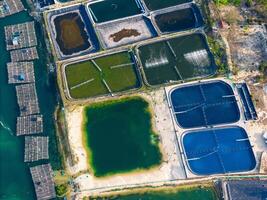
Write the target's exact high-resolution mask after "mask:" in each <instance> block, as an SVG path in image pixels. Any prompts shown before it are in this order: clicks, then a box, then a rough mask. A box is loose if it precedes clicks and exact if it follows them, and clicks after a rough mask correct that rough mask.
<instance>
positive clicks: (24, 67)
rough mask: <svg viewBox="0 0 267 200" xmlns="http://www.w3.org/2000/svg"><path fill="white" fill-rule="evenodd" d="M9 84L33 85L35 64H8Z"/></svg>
mask: <svg viewBox="0 0 267 200" xmlns="http://www.w3.org/2000/svg"><path fill="white" fill-rule="evenodd" d="M7 73H8V83H9V84H18V83H33V82H35V75H34V67H33V62H11V63H7Z"/></svg>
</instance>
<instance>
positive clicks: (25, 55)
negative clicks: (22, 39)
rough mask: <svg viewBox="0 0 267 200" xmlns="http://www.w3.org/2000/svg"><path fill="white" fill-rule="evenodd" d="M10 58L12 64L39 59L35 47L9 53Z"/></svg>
mask: <svg viewBox="0 0 267 200" xmlns="http://www.w3.org/2000/svg"><path fill="white" fill-rule="evenodd" d="M10 56H11V61H12V62H19V61H24V60H35V59H38V58H39V56H38V52H37V49H36V47H30V48H25V49H18V50H13V51H10Z"/></svg>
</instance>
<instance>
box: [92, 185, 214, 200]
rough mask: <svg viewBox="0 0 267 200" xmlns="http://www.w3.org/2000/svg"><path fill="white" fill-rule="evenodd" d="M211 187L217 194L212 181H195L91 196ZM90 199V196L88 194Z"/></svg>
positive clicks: (143, 193)
mask: <svg viewBox="0 0 267 200" xmlns="http://www.w3.org/2000/svg"><path fill="white" fill-rule="evenodd" d="M196 188H201V189H211V190H212V191H213V192H214V194H215V195H216V196H217V193H216V190H215V186H214V184H213V182H212V181H205V182H204V183H203V182H200V181H199V182H196V183H182V184H179V185H177V184H172V185H171V184H170V185H161V186H144V187H139V188H129V189H124V190H123V191H122V190H118V191H115V190H114V191H108V192H104V193H103V194H101V193H100V194H99V195H93V196H92V198H116V197H125V196H128V195H137V194H139V195H145V194H146V193H164V194H171V193H175V192H179V191H182V190H191V189H196ZM89 199H90V196H89Z"/></svg>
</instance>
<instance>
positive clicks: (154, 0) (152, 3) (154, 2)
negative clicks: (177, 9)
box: [143, 0, 192, 11]
mask: <svg viewBox="0 0 267 200" xmlns="http://www.w3.org/2000/svg"><path fill="white" fill-rule="evenodd" d="M143 1H144V3H145V5H146V7H147V8H148V9H149V10H151V11H152V10H159V9H163V8H168V7H171V6H176V5H179V4H184V3H190V2H192V0H164V1H163V0H143Z"/></svg>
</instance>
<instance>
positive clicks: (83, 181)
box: [66, 89, 186, 194]
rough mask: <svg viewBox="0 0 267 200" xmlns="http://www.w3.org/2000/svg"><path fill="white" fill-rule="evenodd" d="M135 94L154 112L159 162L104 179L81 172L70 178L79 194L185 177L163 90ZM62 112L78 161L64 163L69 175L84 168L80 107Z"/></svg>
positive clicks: (85, 160) (85, 166) (85, 165)
mask: <svg viewBox="0 0 267 200" xmlns="http://www.w3.org/2000/svg"><path fill="white" fill-rule="evenodd" d="M139 95H140V96H142V97H144V98H145V99H147V100H148V101H150V105H151V108H152V112H154V113H155V114H153V116H154V117H153V119H152V120H153V124H154V128H155V129H156V132H157V133H158V134H159V136H160V147H161V149H162V153H163V162H162V164H161V165H159V166H157V167H154V168H152V169H150V170H144V171H138V172H132V173H127V174H117V175H112V176H109V177H105V178H96V177H94V176H93V175H92V174H89V173H84V174H82V175H81V176H78V177H77V178H76V179H75V181H74V182H75V184H76V185H77V187H78V188H79V190H80V191H83V194H90V191H95V190H101V189H103V188H104V189H105V188H107V189H110V188H120V189H122V188H124V187H129V186H131V185H133V186H136V185H138V186H139V185H140V186H142V185H146V184H148V183H153V182H163V183H164V181H170V180H176V179H185V178H186V177H185V174H184V169H183V164H182V161H181V158H180V152H179V149H178V148H177V141H176V136H175V132H174V128H173V124H172V119H171V115H170V111H169V107H168V103H167V101H166V96H165V92H164V89H160V90H156V91H153V92H151V93H150V92H148V93H142V94H139ZM66 113H67V114H66V115H67V120H68V128H69V132H68V133H69V140H70V146H71V149H72V151H73V153H74V155H75V157H76V159H77V160H78V162H77V164H76V165H74V166H68V169H69V171H70V172H71V174H75V173H78V172H79V171H84V170H86V169H87V164H86V163H87V159H86V156H85V150H84V149H83V147H82V140H81V139H82V138H81V123H82V107H77V108H76V109H74V110H73V111H67V112H66Z"/></svg>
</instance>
